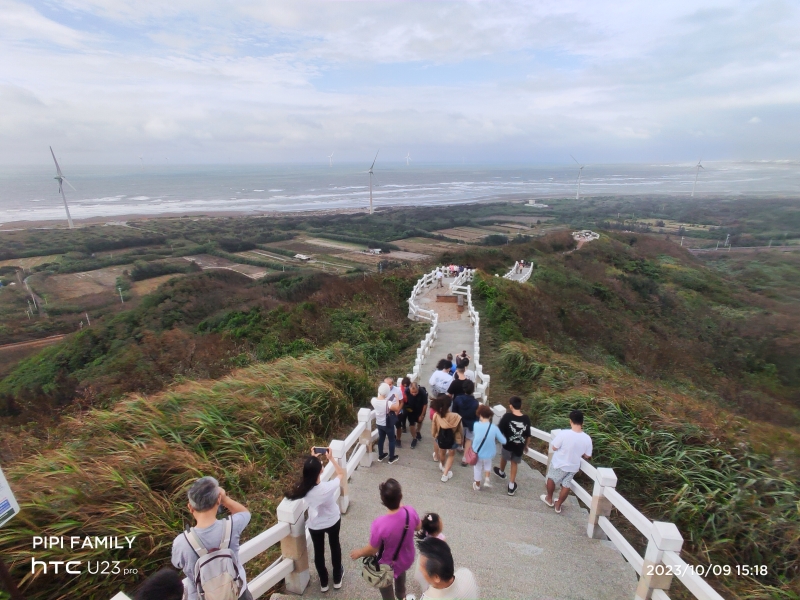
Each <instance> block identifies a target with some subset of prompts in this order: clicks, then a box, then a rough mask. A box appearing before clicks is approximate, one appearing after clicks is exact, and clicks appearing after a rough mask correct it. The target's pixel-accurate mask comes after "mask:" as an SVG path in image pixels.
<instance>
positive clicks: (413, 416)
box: [406, 410, 422, 425]
mask: <svg viewBox="0 0 800 600" xmlns="http://www.w3.org/2000/svg"><path fill="white" fill-rule="evenodd" d="M421 416H422V411H421V410H415V411H411V412H409V411H406V418H407V419H408V422H409V423H411V424H412V425H416V423H417V422H418V421H419V418H420V417H421Z"/></svg>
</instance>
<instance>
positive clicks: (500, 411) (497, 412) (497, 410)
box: [492, 404, 508, 425]
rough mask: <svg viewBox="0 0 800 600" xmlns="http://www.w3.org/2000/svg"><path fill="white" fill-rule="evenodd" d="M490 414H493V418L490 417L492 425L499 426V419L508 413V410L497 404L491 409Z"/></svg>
mask: <svg viewBox="0 0 800 600" xmlns="http://www.w3.org/2000/svg"><path fill="white" fill-rule="evenodd" d="M492 412H493V413H494V416H493V417H492V423H494V424H495V425H499V424H500V419H502V418H503V416H504V415H505V414H506V413H507V412H508V410H507V409H506V407H505V406H503V405H502V404H498V405H496V406H493V407H492Z"/></svg>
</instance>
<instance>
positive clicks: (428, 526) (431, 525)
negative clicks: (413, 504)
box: [414, 513, 447, 592]
mask: <svg viewBox="0 0 800 600" xmlns="http://www.w3.org/2000/svg"><path fill="white" fill-rule="evenodd" d="M443 530H444V521H443V520H442V518H441V517H440V516H439V515H438V514H436V513H428V514H427V515H425V516H424V517H422V529H421V530H420V532H419V533H417V540H424V539H425V538H428V537H435V538H436V539H438V540H442V541H443V542H444V541H446V540H447V538H446V537H445V535H444V532H443ZM414 581H416V582H417V583H418V584H419V587H420V589H421V590H422V591H423V592H424V591H425V590H426V589H428V585H429V584H428V582H427V580H426V579H425V577H424V575H423V574H422V569H421V568H420V565H419V562H417V567H416V569H414Z"/></svg>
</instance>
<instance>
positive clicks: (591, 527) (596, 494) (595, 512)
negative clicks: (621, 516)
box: [586, 467, 617, 540]
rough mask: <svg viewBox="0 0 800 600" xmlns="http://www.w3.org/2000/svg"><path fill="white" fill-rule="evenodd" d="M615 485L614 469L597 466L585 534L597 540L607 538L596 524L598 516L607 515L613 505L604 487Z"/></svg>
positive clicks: (614, 486)
mask: <svg viewBox="0 0 800 600" xmlns="http://www.w3.org/2000/svg"><path fill="white" fill-rule="evenodd" d="M616 487H617V475H616V474H615V473H614V469H607V468H605V467H598V468H597V479H595V480H594V489H593V490H592V505H591V506H590V507H589V524H588V525H587V527H586V535H588V536H589V537H590V538H594V539H597V540H605V539H607V538H608V536H606V534H605V532H604V531H603V530H602V529H601V528H600V525H599V524H598V522H599V520H600V517H608V516H609V515H610V514H611V509H612V508H614V505H613V504H611V501H610V500H609V499H608V498H606V494H605V490H606V488H616Z"/></svg>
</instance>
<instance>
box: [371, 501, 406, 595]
mask: <svg viewBox="0 0 800 600" xmlns="http://www.w3.org/2000/svg"><path fill="white" fill-rule="evenodd" d="M403 510H404V511H405V513H406V526H405V527H404V528H403V535H402V536H401V537H400V543H399V544H398V545H397V550H396V551H395V553H394V557H393V558H392V564H391V565H383V564H381V563H380V562H379V561H380V559H381V556H382V555H383V544H381V549H380V551H379V552H378V554H376V555H375V556H365V557H363V558H361V559H359V562H360V563H361V577H363V578H364V581H366V582H367V583H368V584H369V585H371V586H372V587H375V588H384V587H387V586H390V585H394V569H393V568H392V567H394V563H395V561H396V560H397V557H398V556H399V555H400V550H401V549H402V547H403V542H404V541H406V534H407V533H408V509H406V507H403Z"/></svg>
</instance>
